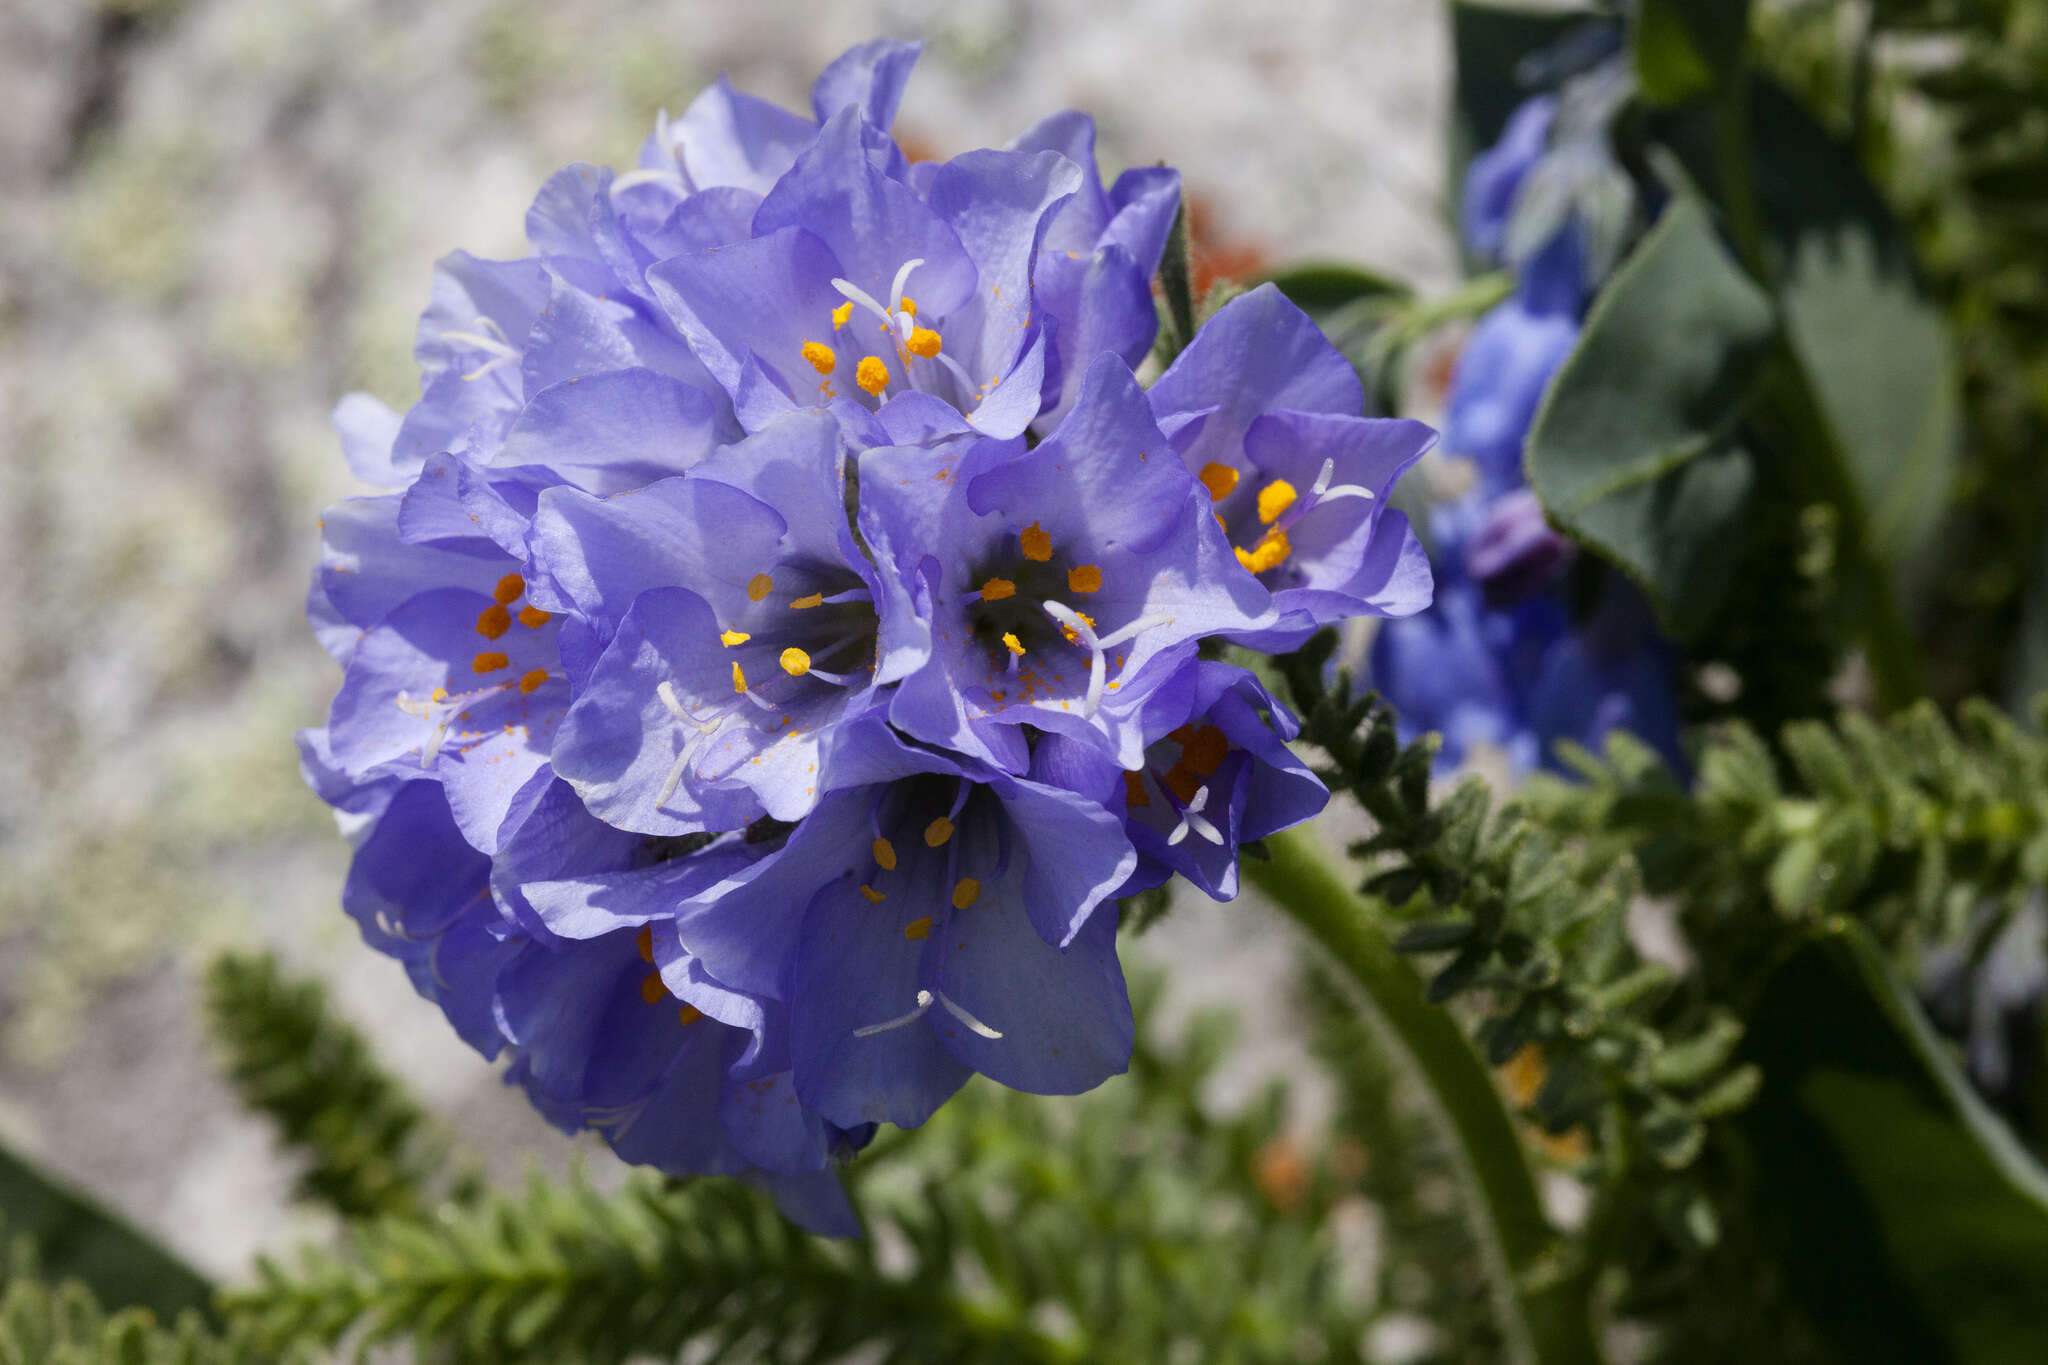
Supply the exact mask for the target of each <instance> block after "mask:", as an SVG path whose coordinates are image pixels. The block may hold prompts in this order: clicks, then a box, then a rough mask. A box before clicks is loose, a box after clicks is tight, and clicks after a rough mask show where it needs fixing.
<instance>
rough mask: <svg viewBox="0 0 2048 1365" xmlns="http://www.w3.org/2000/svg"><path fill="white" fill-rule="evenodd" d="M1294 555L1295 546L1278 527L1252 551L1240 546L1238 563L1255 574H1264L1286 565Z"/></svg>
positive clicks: (1262, 538) (1260, 538) (1266, 535)
mask: <svg viewBox="0 0 2048 1365" xmlns="http://www.w3.org/2000/svg"><path fill="white" fill-rule="evenodd" d="M1293 553H1294V546H1293V545H1292V544H1290V543H1289V542H1288V539H1287V533H1286V532H1285V531H1283V530H1281V529H1280V528H1279V527H1277V526H1276V527H1274V528H1273V529H1272V530H1270V531H1268V532H1266V534H1265V535H1263V536H1261V537H1259V543H1258V544H1257V545H1255V546H1253V547H1252V548H1251V549H1249V550H1247V549H1245V548H1244V547H1243V546H1242V545H1240V546H1238V547H1237V562H1238V563H1240V564H1242V565H1244V566H1245V567H1246V568H1247V569H1250V570H1251V571H1252V572H1253V573H1264V572H1265V571H1266V570H1268V569H1277V568H1279V567H1280V566H1281V565H1282V564H1285V563H1286V562H1287V556H1289V555H1291V554H1293Z"/></svg>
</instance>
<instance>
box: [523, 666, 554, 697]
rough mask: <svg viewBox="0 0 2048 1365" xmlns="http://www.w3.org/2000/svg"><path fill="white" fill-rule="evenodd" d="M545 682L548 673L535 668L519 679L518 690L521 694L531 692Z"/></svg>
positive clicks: (543, 669) (542, 669)
mask: <svg viewBox="0 0 2048 1365" xmlns="http://www.w3.org/2000/svg"><path fill="white" fill-rule="evenodd" d="M547 680H548V671H547V670H546V669H545V668H536V669H534V670H533V671H532V672H531V673H527V674H524V675H522V676H521V677H520V679H519V690H520V691H521V692H531V691H533V689H535V688H536V687H539V686H540V685H541V684H542V683H544V682H546V681H547Z"/></svg>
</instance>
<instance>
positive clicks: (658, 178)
mask: <svg viewBox="0 0 2048 1365" xmlns="http://www.w3.org/2000/svg"><path fill="white" fill-rule="evenodd" d="M638 185H667V186H669V187H670V188H671V189H673V190H675V192H676V193H678V194H688V193H689V192H690V187H689V186H688V185H686V184H684V183H683V177H682V176H681V175H680V174H679V173H678V172H675V171H664V170H649V169H647V168H645V167H643V168H641V169H640V170H637V171H627V172H626V173H625V174H624V175H621V176H615V177H613V179H612V193H613V194H617V193H618V192H619V191H620V190H630V189H632V188H634V187H635V186H638Z"/></svg>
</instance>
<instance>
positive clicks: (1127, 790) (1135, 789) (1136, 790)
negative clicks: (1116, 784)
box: [1124, 773, 1152, 810]
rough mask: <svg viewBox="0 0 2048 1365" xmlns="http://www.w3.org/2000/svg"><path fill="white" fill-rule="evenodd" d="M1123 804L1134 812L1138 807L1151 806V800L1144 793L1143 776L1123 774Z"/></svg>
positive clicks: (1139, 774) (1141, 774) (1140, 774)
mask: <svg viewBox="0 0 2048 1365" xmlns="http://www.w3.org/2000/svg"><path fill="white" fill-rule="evenodd" d="M1124 804H1125V805H1126V806H1129V807H1131V808H1132V809H1134V810H1135V809H1136V808H1137V807H1139V806H1149V805H1151V804H1152V798H1151V797H1150V796H1149V795H1147V794H1146V792H1145V775H1144V774H1143V773H1125V774H1124Z"/></svg>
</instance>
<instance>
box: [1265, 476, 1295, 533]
mask: <svg viewBox="0 0 2048 1365" xmlns="http://www.w3.org/2000/svg"><path fill="white" fill-rule="evenodd" d="M1297 496H1298V495H1297V494H1296V493H1295V491H1294V485H1293V484H1291V483H1289V482H1287V480H1285V479H1275V480H1273V482H1271V483H1269V484H1267V485H1266V486H1265V487H1264V488H1261V489H1260V490H1259V520H1260V521H1262V522H1264V523H1265V524H1266V525H1268V526H1271V525H1272V524H1273V523H1274V522H1276V521H1278V520H1280V514H1281V513H1283V512H1285V511H1286V510H1287V509H1288V508H1290V507H1292V506H1294V500H1295V498H1296V497H1297Z"/></svg>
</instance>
